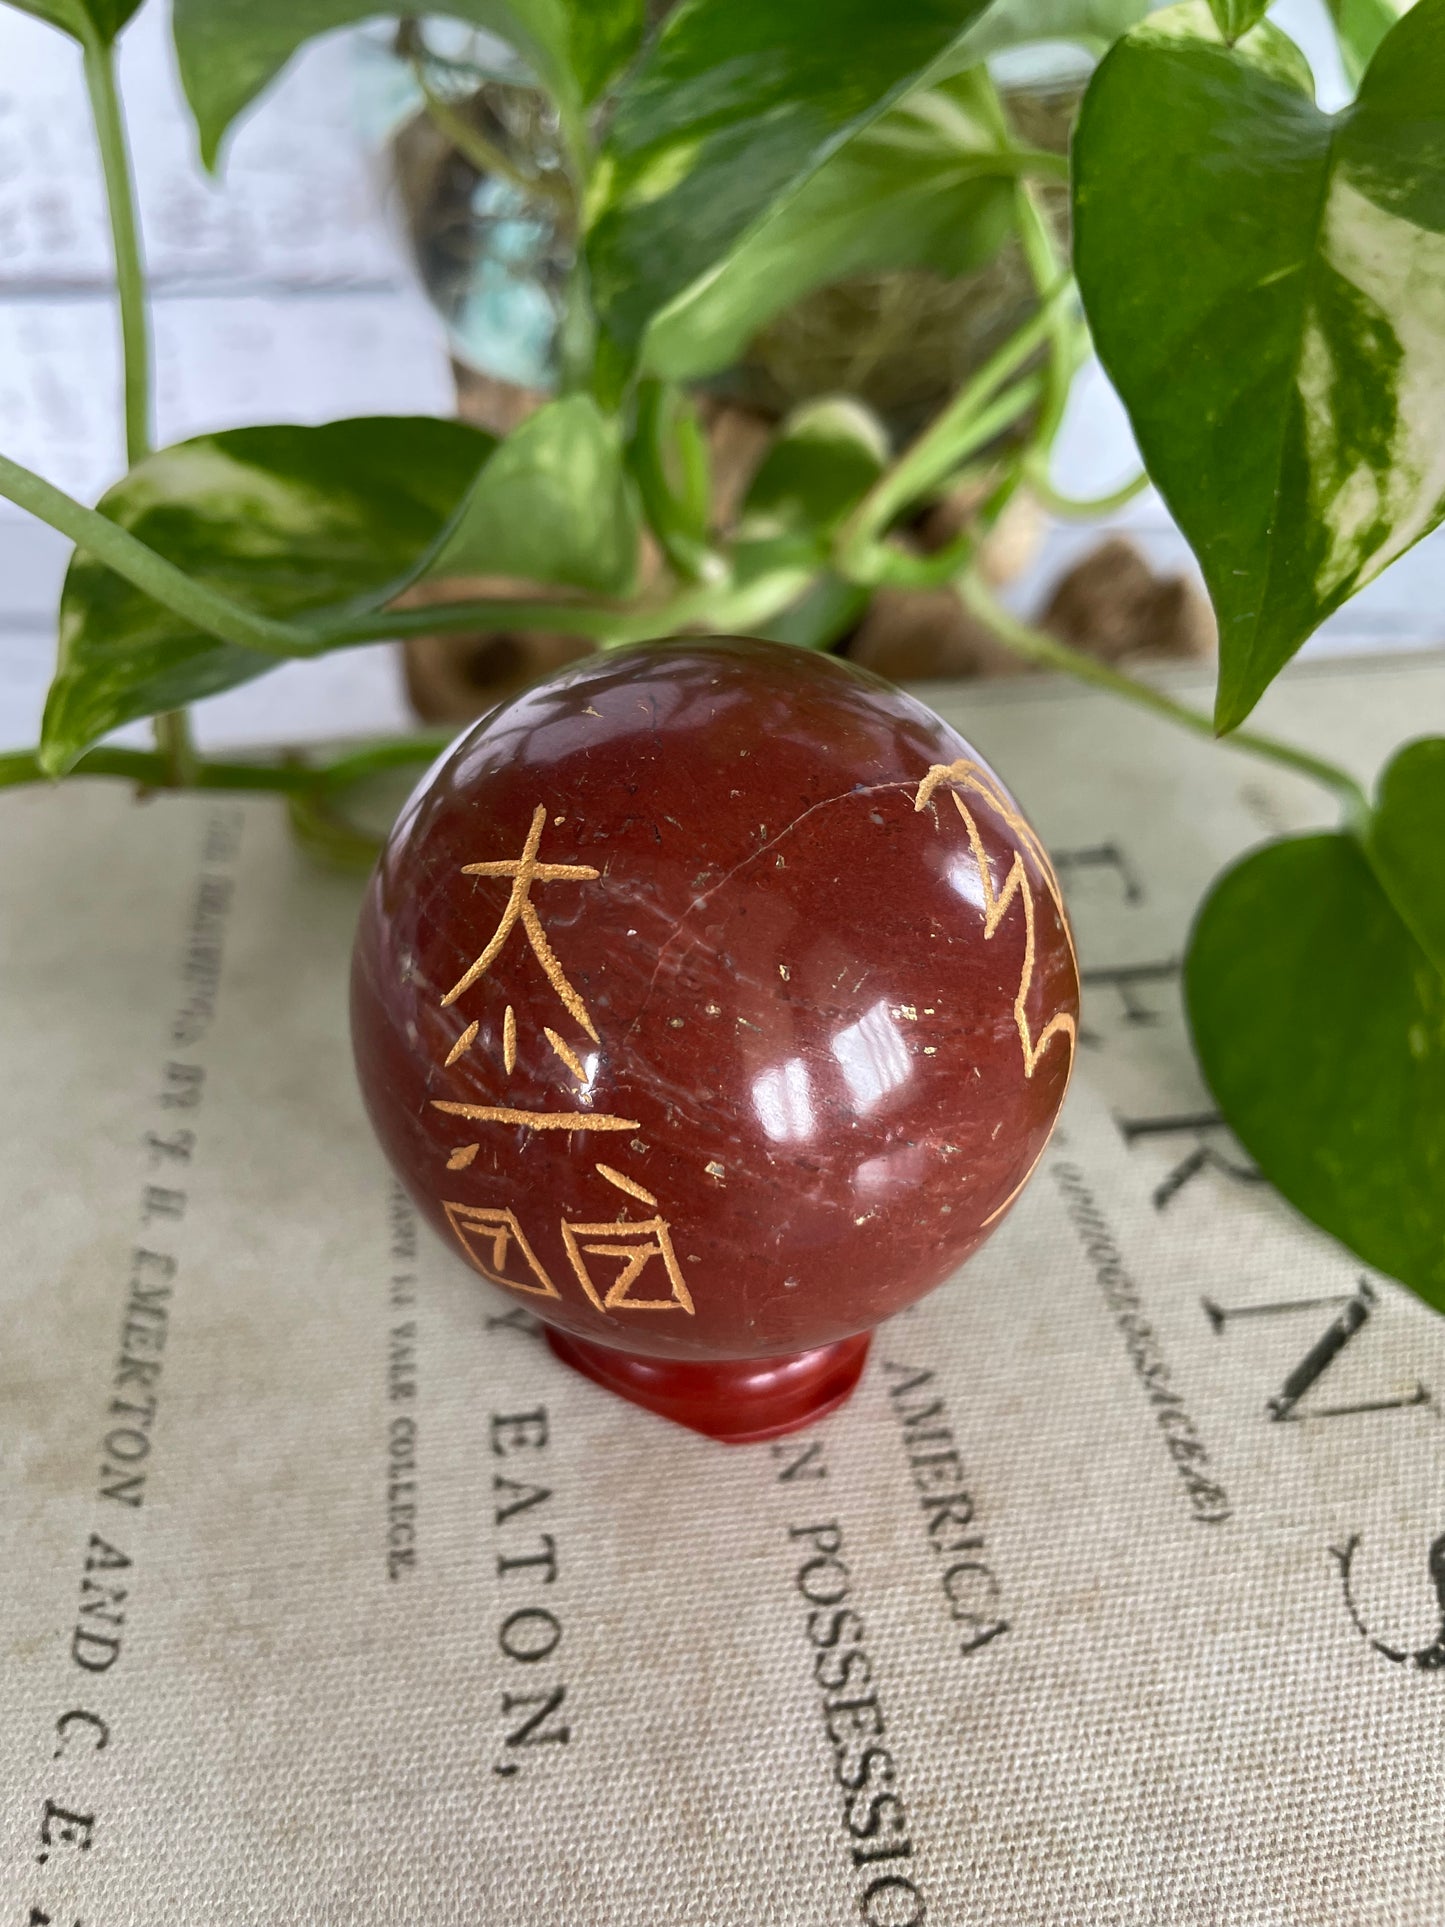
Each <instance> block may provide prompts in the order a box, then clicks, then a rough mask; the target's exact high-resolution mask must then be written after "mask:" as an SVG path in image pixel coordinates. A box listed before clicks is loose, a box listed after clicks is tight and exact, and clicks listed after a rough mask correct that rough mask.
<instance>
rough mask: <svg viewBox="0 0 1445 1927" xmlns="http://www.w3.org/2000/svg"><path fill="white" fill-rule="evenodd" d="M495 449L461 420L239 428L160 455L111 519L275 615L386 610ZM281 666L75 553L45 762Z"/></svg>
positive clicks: (110, 506) (128, 486) (123, 485)
mask: <svg viewBox="0 0 1445 1927" xmlns="http://www.w3.org/2000/svg"><path fill="white" fill-rule="evenodd" d="M493 446H494V444H493V440H492V437H491V436H490V435H484V434H483V433H482V432H481V431H480V430H479V429H475V428H468V427H465V426H464V425H463V424H461V423H459V422H444V421H432V420H430V419H427V418H424V417H423V418H416V419H411V418H408V417H392V416H378V417H375V418H372V419H369V420H360V421H342V422H329V423H327V424H326V425H325V426H323V427H320V428H295V427H278V428H236V429H229V430H227V431H226V432H224V433H222V434H218V435H201V436H198V437H197V438H196V439H195V440H193V441H188V442H179V443H177V444H176V446H175V447H173V448H165V449H160V450H159V451H158V452H157V453H156V454H154V455H151V456H148V457H147V459H146V460H145V461H143V462H141V463H140V464H139V465H138V466H137V467H135V468H133V469H132V470H131V472H130V473H129V474H128V475H127V476H126V477H125V478H124V480H122V481H120V482H117V483H116V485H115V487H114V488H112V489H111V490H109V492H108V493H107V494H106V495H104V496H103V497H102V498H101V501H100V504H99V507H100V509H101V511H102V513H103V514H105V515H107V516H109V517H110V519H111V520H112V521H113V522H118V523H119V524H120V525H121V527H122V528H125V529H129V530H130V532H131V533H132V534H133V535H136V536H138V537H139V538H140V540H141V541H143V542H145V543H147V544H148V545H149V546H150V547H151V548H153V549H155V550H157V551H158V552H159V553H160V554H161V555H163V556H165V557H166V558H167V560H168V561H171V562H174V563H176V564H177V565H178V566H179V567H181V568H184V569H185V570H186V571H187V573H188V574H190V575H192V576H195V577H196V578H198V579H199V580H200V581H202V582H205V583H207V584H209V585H210V586H211V587H213V588H216V589H220V590H223V591H225V592H226V593H227V594H229V595H231V596H233V597H234V598H235V599H236V600H237V601H238V602H242V603H246V604H248V605H249V606H250V607H252V608H253V609H258V610H260V611H261V612H262V613H264V614H266V615H272V616H282V617H286V616H292V615H297V614H300V613H302V612H303V611H309V610H316V609H321V608H342V607H346V606H363V607H364V606H367V605H368V604H374V603H380V602H382V601H384V600H385V599H386V597H387V596H388V595H389V594H390V593H392V592H393V591H394V590H395V589H396V588H397V587H399V586H400V584H401V582H402V581H404V580H405V579H406V577H407V576H408V575H409V574H410V573H411V572H412V571H413V570H414V569H415V567H416V564H417V562H418V560H419V559H420V557H421V556H422V555H423V554H424V553H425V551H426V550H427V548H428V546H429V545H430V544H431V543H433V542H435V540H436V538H437V535H438V533H439V532H440V530H441V529H442V528H443V527H444V526H445V525H446V523H447V521H448V519H449V518H450V517H451V515H452V514H453V513H454V512H455V510H456V507H457V503H458V501H459V500H460V499H461V498H462V497H463V496H464V495H465V493H466V490H467V487H468V484H469V483H470V482H471V480H472V478H473V476H474V475H475V474H476V472H477V469H478V467H479V466H480V465H481V464H482V463H483V462H484V461H485V460H486V457H487V455H488V454H489V453H490V451H491V449H492V447H493ZM274 667H275V660H274V658H272V657H271V656H264V655H260V654H258V653H256V652H255V651H253V650H249V649H240V648H237V647H236V646H235V645H234V644H232V643H226V642H219V641H217V639H216V638H215V637H214V636H208V635H206V634H204V633H203V632H202V631H200V630H197V629H195V628H193V627H191V626H190V625H189V624H188V623H186V622H185V621H184V620H182V618H180V617H179V616H176V615H173V614H172V613H171V611H170V610H169V609H166V608H164V607H162V605H161V604H160V603H158V602H154V601H152V599H151V598H150V597H149V596H148V595H146V594H145V593H144V592H143V591H142V590H140V589H137V588H134V587H133V586H132V585H131V584H130V583H129V582H126V581H125V580H123V578H122V577H120V576H118V575H115V574H113V573H112V571H111V570H109V569H107V568H106V567H105V566H104V564H103V563H100V562H97V561H96V560H95V559H94V558H93V557H92V556H90V555H88V554H87V553H86V552H85V551H84V550H83V549H81V550H77V551H76V554H75V557H74V559H73V560H72V562H71V564H70V569H69V572H68V573H67V575H66V578H65V589H64V592H63V594H62V596H61V601H60V659H59V664H58V667H57V670H56V675H55V680H54V682H53V683H52V685H51V689H50V697H49V700H48V702H47V703H46V706H45V722H44V727H43V730H42V733H41V757H42V761H43V762H44V764H45V767H46V768H47V769H48V770H50V771H51V773H52V774H59V773H60V772H61V771H62V770H64V769H67V768H68V767H69V766H70V764H71V763H73V762H74V761H75V758H76V757H77V756H78V755H79V754H80V753H81V751H82V750H83V749H85V748H87V747H88V745H89V744H91V743H93V742H94V741H95V739H96V738H97V737H98V736H103V735H104V734H105V733H106V732H107V731H108V730H112V729H116V728H118V727H119V726H120V725H121V724H122V723H128V722H133V721H135V720H136V719H137V718H138V717H142V716H150V715H154V714H155V713H157V712H158V711H160V710H166V709H178V708H180V707H181V706H182V705H183V704H185V703H189V702H195V701H196V700H198V699H199V698H200V697H202V696H212V695H215V694H216V693H217V692H218V691H219V690H222V689H231V688H234V687H235V686H236V684H238V683H243V682H248V681H249V680H250V679H251V678H252V677H253V676H260V675H264V673H265V672H266V671H267V670H268V669H272V668H274Z"/></svg>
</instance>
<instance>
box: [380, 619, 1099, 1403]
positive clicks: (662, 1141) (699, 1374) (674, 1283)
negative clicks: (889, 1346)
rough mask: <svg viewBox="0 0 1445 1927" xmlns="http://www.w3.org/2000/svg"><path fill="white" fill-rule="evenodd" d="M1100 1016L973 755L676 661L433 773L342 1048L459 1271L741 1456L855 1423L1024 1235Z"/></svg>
mask: <svg viewBox="0 0 1445 1927" xmlns="http://www.w3.org/2000/svg"><path fill="white" fill-rule="evenodd" d="M1078 996H1079V983H1078V971H1077V967H1076V963H1075V957H1074V950H1073V945H1072V942H1071V939H1070V935H1069V927H1068V921H1067V918H1066V916H1065V913H1064V908H1063V903H1062V900H1061V897H1060V893H1059V886H1058V882H1057V880H1056V878H1055V876H1054V872H1053V870H1052V868H1051V866H1050V864H1049V860H1048V857H1047V855H1046V853H1045V851H1044V849H1043V847H1042V845H1041V844H1040V842H1039V840H1038V837H1037V836H1036V835H1035V833H1034V832H1033V830H1032V829H1031V828H1030V827H1029V825H1028V823H1027V822H1026V821H1025V819H1024V818H1023V816H1022V815H1021V813H1020V811H1019V808H1018V805H1017V804H1016V803H1015V802H1014V800H1013V799H1012V797H1011V796H1010V795H1009V793H1008V792H1007V790H1005V788H1004V787H1003V784H1002V783H1001V781H1000V780H999V778H998V777H997V776H996V775H995V774H994V773H993V771H992V770H991V769H990V768H989V767H988V765H987V764H986V763H984V762H983V760H982V759H981V758H980V757H979V756H978V755H977V753H976V752H975V751H974V750H972V749H971V748H970V747H969V745H968V744H967V743H966V742H965V741H964V740H963V739H962V738H961V737H960V736H958V735H957V734H956V733H955V732H954V731H953V730H952V729H950V728H949V727H948V726H947V725H946V724H945V723H943V722H942V721H940V719H939V718H938V717H937V716H935V715H934V714H933V713H932V712H931V711H930V710H928V709H927V708H925V707H924V705H923V704H922V703H919V702H917V701H916V700H915V699H914V698H913V697H911V696H908V695H905V694H904V693H902V692H901V691H899V690H897V689H894V688H892V687H890V686H889V685H888V684H886V683H884V682H882V681H880V680H879V679H878V678H877V677H875V676H873V675H870V674H868V673H867V672H866V671H863V670H860V669H858V668H855V667H853V666H852V665H850V664H849V663H847V662H845V661H842V660H839V659H837V658H835V657H832V656H826V655H814V654H811V653H807V652H804V651H801V650H797V649H792V648H788V647H784V646H782V645H779V644H773V643H764V642H752V641H745V640H682V641H678V642H674V643H671V644H667V645H658V644H650V645H647V646H644V647H640V648H633V649H627V650H622V651H618V652H616V653H612V654H608V655H603V656H596V657H592V658H589V659H587V660H585V661H583V662H581V663H578V664H574V665H572V666H570V667H568V668H567V669H565V670H564V671H562V673H560V674H559V675H556V676H554V677H552V678H551V679H550V680H549V681H547V682H545V683H542V684H541V685H539V686H538V687H536V688H534V689H531V690H529V691H527V692H526V693H524V694H522V695H520V696H517V697H515V698H513V699H512V700H511V701H509V702H506V703H503V704H502V705H501V706H500V707H499V708H497V709H495V710H494V711H493V712H492V713H491V714H490V715H489V716H487V717H485V718H484V719H483V720H482V721H481V722H479V723H478V724H476V725H475V727H474V728H472V729H470V730H469V731H468V732H467V733H466V734H465V735H463V736H462V737H460V738H459V740H458V741H457V742H456V743H455V744H454V745H453V746H452V748H451V749H450V750H448V751H447V752H446V754H445V755H444V756H443V757H442V758H441V760H440V761H439V762H438V763H437V764H436V765H435V767H434V768H433V769H432V770H431V771H430V772H429V774H428V775H427V776H426V778H425V779H424V780H423V782H422V783H421V785H420V787H419V788H418V789H417V791H416V792H415V794H414V795H413V796H412V798H411V800H410V801H409V802H408V804H407V806H406V808H405V809H404V810H403V812H402V814H401V817H400V819H399V820H398V822H397V824H396V827H395V829H394V831H393V832H392V835H391V838H390V841H389V843H388V845H387V848H386V851H385V854H384V855H383V857H382V859H381V862H380V864H379V865H378V868H377V871H376V874H375V876H374V878H373V879H372V883H371V886H370V889H369V891H368V894H367V898H366V903H365V907H364V910H363V913H362V918H361V925H360V929H359V932H358V935H357V941H356V953H355V963H354V972H353V989H352V1009H353V1037H354V1043H355V1051H356V1062H357V1068H358V1072H359V1075H360V1080H361V1087H362V1091H363V1093H364V1096H365V1100H366V1104H367V1109H368V1111H369V1112H370V1115H371V1119H372V1122H373V1124H374V1125H375V1128H376V1131H377V1133H378V1135H379V1137H380V1139H381V1142H382V1144H383V1146H384V1147H385V1149H386V1152H387V1155H388V1156H389V1158H390V1159H391V1162H392V1164H393V1165H394V1166H395V1168H396V1170H397V1172H398V1173H399V1175H400V1177H401V1178H402V1180H403V1182H404V1183H405V1184H406V1186H407V1189H408V1190H409V1191H410V1193H411V1195H412V1196H413V1198H415V1200H416V1202H417V1204H418V1206H419V1207H420V1209H421V1211H422V1212H423V1214H424V1215H425V1216H426V1217H427V1218H428V1219H429V1220H430V1221H431V1223H432V1224H433V1225H434V1226H435V1228H436V1229H437V1231H438V1232H439V1233H440V1234H441V1236H442V1237H443V1238H444V1239H445V1240H446V1242H447V1243H448V1244H449V1245H450V1246H451V1247H452V1249H453V1250H454V1251H456V1252H457V1253H458V1255H459V1256H460V1257H462V1258H464V1259H465V1260H466V1261H467V1262H468V1263H469V1264H471V1265H472V1266H474V1267H475V1269H476V1270H477V1271H478V1272H480V1273H481V1274H482V1276H483V1277H484V1278H487V1279H489V1280H490V1281H491V1282H492V1283H493V1284H494V1285H497V1286H499V1287H501V1288H502V1289H503V1290H504V1291H506V1292H508V1293H510V1294H512V1295H514V1296H515V1297H516V1299H517V1302H518V1303H520V1304H524V1305H526V1306H527V1307H529V1308H530V1309H531V1310H532V1311H533V1312H535V1313H536V1315H537V1316H538V1317H539V1318H540V1319H541V1320H543V1322H544V1323H545V1324H546V1325H547V1326H548V1327H549V1331H550V1335H551V1336H552V1337H553V1340H554V1347H555V1349H557V1350H558V1351H559V1352H560V1353H561V1354H562V1355H563V1356H564V1357H566V1358H567V1359H568V1360H569V1362H571V1363H573V1364H574V1365H577V1366H578V1367H579V1368H580V1369H582V1370H584V1371H587V1372H588V1373H589V1374H590V1375H591V1376H592V1377H594V1378H597V1379H600V1380H601V1381H602V1382H604V1383H608V1384H611V1385H613V1387H614V1389H617V1390H620V1391H623V1392H624V1393H625V1394H626V1395H628V1396H630V1397H634V1398H636V1399H638V1400H639V1401H640V1402H642V1403H645V1404H648V1405H650V1406H652V1408H653V1409H655V1410H658V1411H663V1412H666V1413H667V1415H668V1416H671V1417H677V1418H681V1419H683V1420H684V1421H685V1422H687V1423H691V1424H695V1425H697V1426H698V1427H699V1429H702V1430H705V1431H709V1432H712V1433H714V1434H716V1435H719V1436H727V1437H733V1438H747V1437H760V1436H767V1435H768V1434H769V1432H771V1431H778V1430H784V1429H787V1428H788V1427H789V1426H790V1425H792V1424H795V1423H799V1422H801V1421H802V1420H803V1419H804V1418H807V1417H810V1416H815V1415H816V1413H817V1412H818V1411H819V1410H821V1409H824V1408H825V1407H826V1406H827V1405H829V1404H833V1403H836V1402H837V1400H838V1398H840V1397H842V1396H845V1395H846V1392H847V1390H848V1389H849V1388H850V1387H851V1384H852V1382H853V1381H854V1380H855V1379H856V1377H857V1374H858V1370H859V1368H860V1367H861V1364H862V1357H863V1351H864V1349H865V1344H866V1341H863V1340H861V1339H860V1338H859V1334H862V1333H865V1332H867V1331H868V1330H869V1328H871V1327H872V1326H874V1325H876V1324H877V1323H878V1322H879V1321H880V1320H882V1319H884V1318H887V1317H888V1316H889V1315H890V1314H891V1313H893V1312H896V1311H898V1310H899V1309H900V1308H901V1307H903V1306H904V1305H907V1304H910V1303H912V1301H913V1300H915V1299H916V1298H919V1297H921V1296H922V1295H923V1294H924V1293H925V1292H927V1291H930V1290H932V1289H933V1287H934V1286H935V1285H937V1284H939V1283H941V1282H942V1280H943V1279H944V1278H946V1277H947V1276H948V1275H949V1274H950V1273H951V1272H952V1271H953V1270H955V1269H956V1267H957V1266H958V1265H959V1264H961V1263H962V1261H963V1260H964V1259H966V1258H967V1257H968V1256H969V1254H970V1253H971V1252H972V1251H974V1250H976V1249H977V1247H978V1246H979V1244H980V1243H981V1242H982V1241H983V1239H985V1238H986V1237H987V1236H988V1234H989V1232H990V1230H991V1229H992V1228H993V1226H995V1225H996V1224H997V1223H998V1222H999V1219H1000V1218H1001V1217H1002V1215H1003V1214H1004V1212H1005V1211H1007V1210H1008V1208H1009V1206H1010V1205H1011V1204H1012V1203H1013V1201H1014V1199H1015V1198H1016V1197H1017V1196H1018V1194H1019V1191H1020V1189H1021V1188H1022V1186H1023V1185H1024V1183H1025V1182H1026V1180H1027V1178H1028V1176H1029V1173H1030V1172H1031V1171H1032V1170H1033V1167H1034V1165H1035V1163H1036V1162H1037V1160H1038V1158H1039V1155H1040V1153H1041V1152H1042V1150H1043V1148H1044V1144H1045V1142H1046V1140H1047V1138H1048V1136H1049V1132H1050V1131H1051V1129H1052V1127H1053V1124H1054V1120H1055V1118H1056V1116H1057V1115H1058V1110H1059V1106H1060V1104H1061V1103H1062V1101H1063V1096H1064V1091H1065V1088H1066V1087H1067V1084H1068V1081H1069V1073H1070V1069H1071V1066H1072V1062H1073V1055H1074V1050H1075V1047H1076V1042H1077V1034H1076V1023H1077V1015H1078ZM698 1401H701V1403H699V1402H698Z"/></svg>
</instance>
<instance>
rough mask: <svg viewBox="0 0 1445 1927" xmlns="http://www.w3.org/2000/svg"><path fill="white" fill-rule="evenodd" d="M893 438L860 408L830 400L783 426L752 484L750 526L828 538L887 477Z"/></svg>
mask: <svg viewBox="0 0 1445 1927" xmlns="http://www.w3.org/2000/svg"><path fill="white" fill-rule="evenodd" d="M887 459H888V437H887V435H886V433H885V432H884V429H883V424H882V423H881V422H880V421H879V420H878V418H877V416H876V415H871V414H869V412H868V410H867V409H866V408H864V407H863V406H862V405H861V404H860V403H858V402H856V401H851V400H849V399H847V398H846V397H844V396H839V395H832V396H828V397H826V398H825V399H824V400H822V401H812V402H806V403H804V405H803V406H802V407H801V408H798V409H795V410H794V411H793V413H792V414H791V415H790V416H789V417H788V419H787V421H786V422H784V424H783V426H782V429H781V430H780V432H779V434H778V437H777V440H776V441H775V442H773V444H772V445H771V447H770V448H769V449H768V452H767V454H766V455H765V456H764V457H763V459H762V462H761V464H760V465H759V468H758V472H757V474H756V475H754V477H753V479H752V481H751V482H750V483H749V485H748V492H747V494H746V496H744V498H743V509H742V512H743V518H744V522H745V523H752V524H754V525H757V524H759V523H762V524H766V525H769V526H771V527H773V528H777V529H805V530H813V531H816V532H818V533H820V534H826V533H827V532H828V531H829V530H831V529H835V528H836V527H837V526H838V524H839V523H840V522H841V521H842V520H843V518H844V516H845V515H847V514H848V513H849V511H850V510H851V509H853V508H855V507H856V506H857V504H858V502H859V501H860V500H861V499H862V497H863V496H864V495H865V494H866V493H867V491H868V490H869V489H870V488H871V487H872V486H873V484H874V482H876V481H877V479H878V477H879V476H880V475H881V474H882V473H883V465H884V463H885V462H886V461H887Z"/></svg>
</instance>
